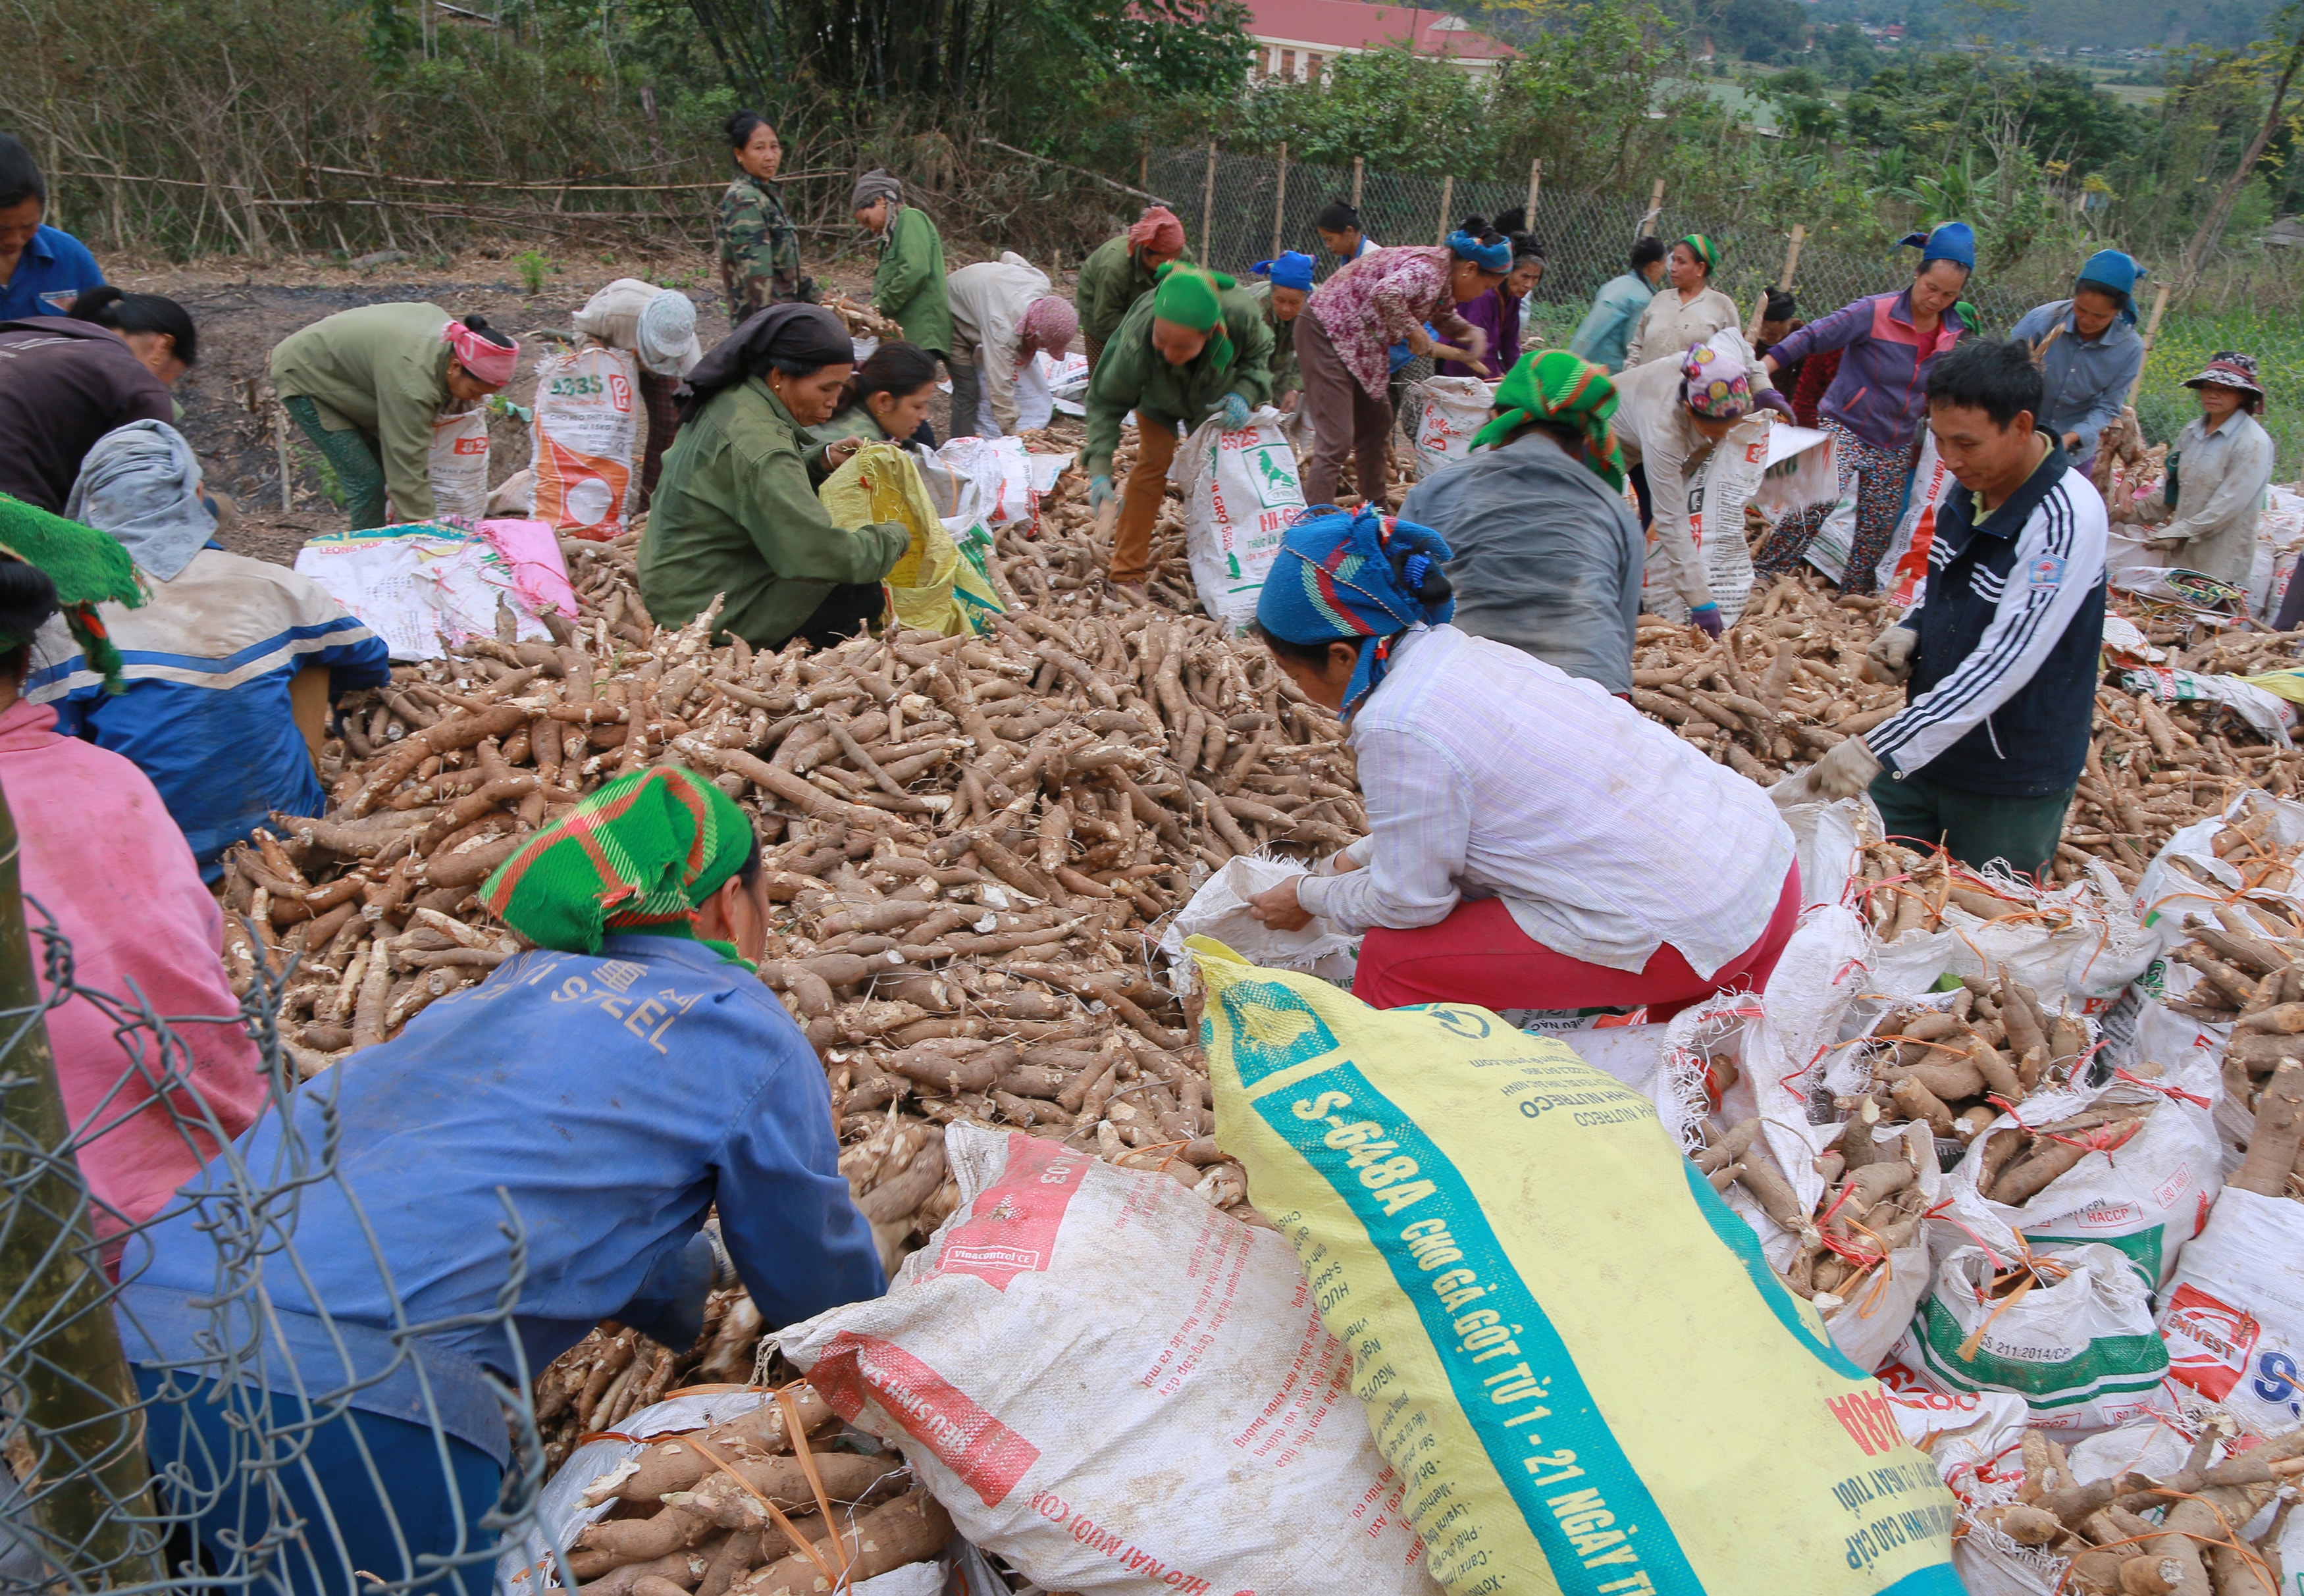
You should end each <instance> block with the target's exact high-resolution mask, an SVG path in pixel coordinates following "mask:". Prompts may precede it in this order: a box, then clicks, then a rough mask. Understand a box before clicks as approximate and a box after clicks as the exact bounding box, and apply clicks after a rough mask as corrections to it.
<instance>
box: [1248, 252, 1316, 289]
mask: <svg viewBox="0 0 2304 1596" xmlns="http://www.w3.org/2000/svg"><path fill="white" fill-rule="evenodd" d="M1248 269H1249V271H1250V272H1251V273H1253V274H1256V275H1257V276H1258V277H1269V278H1270V279H1272V286H1273V287H1275V288H1300V289H1303V290H1304V291H1307V292H1309V291H1311V287H1312V258H1311V257H1310V256H1309V255H1300V254H1298V253H1297V252H1296V251H1295V250H1293V249H1283V250H1282V251H1281V252H1280V253H1279V254H1277V255H1275V256H1274V257H1273V258H1271V259H1270V260H1259V261H1258V262H1257V263H1256V264H1255V265H1254V266H1250V267H1249V268H1248Z"/></svg>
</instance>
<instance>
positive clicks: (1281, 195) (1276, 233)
mask: <svg viewBox="0 0 2304 1596" xmlns="http://www.w3.org/2000/svg"><path fill="white" fill-rule="evenodd" d="M1287 218H1288V146H1287V145H1285V144H1283V145H1282V146H1281V147H1280V169H1279V181H1278V182H1277V183H1276V184H1275V188H1274V193H1273V198H1272V256H1273V258H1274V259H1275V260H1276V259H1278V258H1280V239H1281V229H1282V226H1283V224H1284V223H1285V222H1286V221H1287Z"/></svg>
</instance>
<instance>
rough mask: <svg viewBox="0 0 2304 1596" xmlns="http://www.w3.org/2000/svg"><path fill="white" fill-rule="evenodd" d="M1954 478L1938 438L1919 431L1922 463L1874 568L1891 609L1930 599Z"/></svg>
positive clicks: (1921, 430) (1926, 430)
mask: <svg viewBox="0 0 2304 1596" xmlns="http://www.w3.org/2000/svg"><path fill="white" fill-rule="evenodd" d="M1952 486H1953V485H1952V472H1951V470H1950V469H1947V468H1946V467H1945V465H1944V461H1943V460H1939V459H1937V458H1936V434H1934V433H1932V432H1930V431H1929V430H1928V429H1927V427H1925V426H1924V427H1922V428H1921V429H1920V462H1919V465H1918V466H1917V467H1915V468H1914V469H1913V471H1912V486H1911V491H1910V493H1909V494H1907V495H1906V496H1905V499H1904V513H1903V514H1902V515H1901V516H1899V517H1898V518H1897V519H1896V530H1895V531H1894V532H1893V534H1891V535H1890V536H1889V538H1888V547H1887V550H1886V552H1885V553H1883V554H1882V555H1881V556H1880V563H1879V564H1878V565H1877V566H1876V567H1875V568H1874V569H1875V571H1876V575H1877V576H1878V578H1879V583H1880V591H1881V593H1883V594H1884V595H1886V597H1887V601H1888V606H1887V607H1888V608H1890V609H1892V610H1895V611H1898V612H1902V611H1904V610H1909V609H1910V608H1911V607H1912V606H1913V605H1914V604H1919V602H1920V601H1921V600H1922V599H1923V598H1925V597H1927V586H1928V551H1929V550H1930V549H1933V548H1934V547H1936V511H1937V510H1938V509H1939V508H1940V507H1941V506H1942V505H1943V503H1944V495H1945V494H1948V493H1950V492H1951V491H1952Z"/></svg>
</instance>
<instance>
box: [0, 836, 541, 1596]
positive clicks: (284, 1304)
mask: <svg viewBox="0 0 2304 1596" xmlns="http://www.w3.org/2000/svg"><path fill="white" fill-rule="evenodd" d="M15 857H16V848H15V837H14V832H13V828H11V827H10V825H9V824H8V823H7V820H6V817H5V810H4V808H0V1010H4V1011H0V1461H4V1467H0V1596H18V1593H22V1596H30V1593H31V1592H42V1593H43V1596H47V1593H52V1592H65V1591H69V1592H80V1591H95V1590H98V1589H102V1590H109V1591H114V1592H161V1591H165V1592H191V1591H194V1590H199V1591H204V1592H206V1591H219V1590H225V1591H241V1590H258V1591H265V1592H282V1593H287V1592H295V1593H296V1596H318V1593H319V1592H330V1593H332V1596H333V1593H337V1592H343V1593H346V1596H349V1593H350V1592H354V1591H358V1592H362V1593H363V1596H396V1593H399V1592H416V1591H419V1590H421V1591H425V1592H451V1593H453V1592H457V1591H459V1590H461V1591H462V1592H468V1593H469V1596H485V1592H487V1591H488V1590H489V1589H490V1587H491V1585H492V1584H493V1582H494V1564H495V1562H496V1558H497V1556H498V1555H499V1550H500V1548H501V1546H502V1545H503V1544H506V1543H509V1542H510V1541H512V1540H514V1539H516V1538H518V1537H520V1536H521V1535H522V1534H523V1533H525V1532H526V1530H527V1529H528V1527H529V1525H530V1524H532V1523H533V1520H534V1516H535V1504H536V1499H537V1494H538V1490H539V1489H540V1487H541V1484H542V1481H543V1474H544V1469H543V1451H542V1448H541V1446H540V1445H539V1443H538V1435H537V1429H536V1421H535V1415H534V1411H533V1408H532V1406H531V1405H530V1401H529V1370H528V1368H527V1366H526V1360H525V1357H524V1355H523V1353H522V1350H521V1338H520V1335H519V1334H518V1332H517V1330H515V1329H514V1328H513V1325H512V1314H513V1309H514V1305H515V1303H516V1302H517V1300H518V1298H519V1295H520V1291H521V1286H522V1284H523V1282H524V1280H525V1279H526V1276H527V1267H526V1254H525V1243H524V1237H523V1235H522V1232H521V1225H520V1222H519V1220H518V1217H517V1215H516V1214H514V1213H513V1212H512V1209H511V1206H510V1203H508V1202H507V1203H506V1206H505V1214H504V1224H503V1228H502V1229H503V1246H502V1271H503V1273H502V1279H501V1283H500V1285H499V1286H498V1288H497V1289H496V1297H495V1302H494V1304H493V1305H492V1306H491V1307H489V1308H487V1310H486V1311H483V1312H481V1313H474V1314H465V1315H461V1316H458V1317H457V1318H455V1319H453V1320H447V1321H441V1322H430V1323H423V1322H413V1321H412V1320H411V1317H410V1316H409V1315H408V1314H407V1313H406V1312H405V1311H404V1310H403V1308H402V1305H401V1302H400V1300H399V1298H398V1295H397V1293H396V1291H395V1290H394V1288H393V1286H392V1285H391V1282H392V1280H393V1273H392V1271H391V1269H390V1267H389V1266H388V1265H387V1263H386V1262H385V1259H384V1257H383V1255H382V1253H381V1251H380V1250H379V1249H378V1248H377V1244H376V1240H375V1236H374V1232H373V1231H369V1232H368V1252H369V1253H370V1254H371V1255H372V1257H373V1261H374V1264H375V1268H376V1271H377V1279H379V1280H380V1281H381V1282H383V1283H384V1286H383V1289H384V1293H385V1303H386V1306H385V1312H384V1313H382V1314H381V1315H380V1316H374V1315H366V1314H364V1315H363V1317H364V1318H371V1317H380V1322H352V1321H350V1320H348V1319H344V1318H338V1317H332V1316H331V1314H330V1313H329V1308H328V1305H327V1304H326V1302H325V1301H322V1302H318V1303H307V1302H305V1301H304V1300H303V1299H304V1298H305V1296H307V1292H306V1290H305V1288H307V1287H309V1282H310V1278H311V1275H312V1274H313V1273H315V1272H325V1271H314V1270H312V1269H311V1268H310V1267H309V1266H310V1265H312V1264H313V1263H314V1262H315V1260H314V1258H313V1257H312V1255H311V1254H309V1252H300V1241H299V1236H298V1229H299V1220H300V1217H301V1216H302V1215H304V1214H305V1213H306V1212H307V1211H308V1210H309V1209H310V1208H311V1206H312V1205H313V1203H316V1202H317V1201H318V1200H320V1198H321V1196H322V1195H323V1194H328V1195H339V1194H340V1195H342V1196H343V1200H344V1201H346V1202H348V1203H351V1204H352V1206H353V1207H354V1208H355V1209H357V1208H358V1197H357V1195H356V1194H352V1192H351V1190H350V1187H349V1186H348V1185H347V1184H346V1183H345V1182H344V1180H343V1177H342V1175H341V1173H340V1171H339V1167H338V1154H339V1151H340V1148H339V1141H338V1133H339V1131H340V1129H341V1127H340V1125H339V1124H338V1122H337V1121H336V1119H335V1116H334V1115H333V1114H332V1113H331V1112H329V1106H328V1102H327V1094H328V1091H329V1087H328V1085H327V1084H326V1077H321V1078H320V1079H319V1080H317V1081H314V1082H309V1083H306V1084H303V1085H299V1084H298V1072H297V1070H296V1068H295V1067H294V1065H293V1064H292V1062H289V1061H288V1060H286V1058H285V1057H284V1051H283V1049H282V1047H281V1043H280V1037H279V1033H278V1028H277V1024H276V1020H277V1016H278V1013H279V1006H280V1005H279V998H280V994H281V992H282V991H283V987H284V976H285V974H286V972H285V971H284V970H283V969H275V968H271V967H259V968H258V972H257V975H256V979H255V981H254V983H253V985H252V986H251V988H250V992H249V993H248V996H247V998H246V1000H245V1002H244V1005H243V1008H242V1011H241V1013H239V1014H236V1015H226V1016H216V1017H209V1018H185V1017H170V1018H163V1017H161V1016H159V1015H157V1014H156V1013H155V1012H153V1010H152V1009H151V1007H150V1005H149V1004H148V1002H146V1001H145V1000H144V999H143V997H142V996H140V994H139V993H137V992H133V991H131V992H125V993H116V992H100V991H97V990H93V989H92V988H90V987H89V986H87V985H84V984H81V983H80V980H79V979H78V977H77V974H76V971H75V967H74V962H73V956H72V946H71V943H70V942H69V941H68V940H67V938H66V937H65V935H64V933H61V932H60V931H59V930H58V929H57V928H56V926H55V924H54V923H53V922H51V921H49V920H48V918H47V916H46V915H45V914H44V913H42V911H41V910H40V908H39V906H38V904H36V903H27V902H26V901H24V900H23V899H21V897H20V894H19V891H18V889H17V877H16V867H15V864H14V859H15ZM28 910H29V912H30V919H31V923H32V925H33V926H34V927H35V928H36V931H35V932H34V933H33V938H32V944H31V945H30V946H28V942H27V930H26V915H27V911H28ZM35 962H37V963H38V965H39V967H41V970H42V978H41V980H40V981H39V982H38V984H36V983H35V981H34V979H33V975H32V967H33V965H34V963H35ZM73 1009H79V1010H80V1012H79V1013H78V1014H77V1015H74V1014H72V1010H73ZM92 1018H93V1021H94V1023H93V1024H91V1019H92ZM52 1022H53V1023H55V1026H57V1029H58V1031H59V1033H60V1034H63V1033H64V1032H69V1034H70V1036H71V1037H72V1039H73V1040H72V1041H71V1042H70V1043H67V1044H66V1045H65V1046H64V1048H63V1050H62V1051H60V1052H58V1053H52V1052H51V1048H50V1041H49V1034H50V1026H51V1023H52ZM212 1027H231V1028H233V1030H234V1031H238V1030H241V1029H242V1028H244V1029H245V1030H246V1032H247V1033H248V1034H250V1036H252V1037H253V1038H254V1039H255V1043H256V1048H255V1052H256V1056H257V1058H258V1060H259V1063H260V1069H259V1072H258V1073H259V1075H260V1082H259V1083H258V1085H260V1090H261V1095H262V1099H263V1102H262V1110H261V1114H260V1115H259V1116H258V1117H259V1118H269V1119H275V1120H276V1122H277V1126H278V1129H277V1132H276V1134H275V1135H274V1136H271V1137H269V1138H268V1139H267V1140H266V1141H265V1143H264V1147H265V1152H264V1154H263V1156H262V1157H261V1158H260V1159H256V1160H251V1159H250V1158H249V1157H248V1156H247V1155H246V1147H247V1144H246V1142H243V1143H241V1144H235V1143H234V1141H233V1136H231V1134H230V1131H231V1129H232V1126H231V1125H230V1124H228V1123H226V1121H225V1119H224V1118H220V1116H219V1113H218V1110H217V1108H216V1104H215V1103H214V1102H211V1101H210V1100H211V1098H215V1097H217V1096H218V1095H219V1088H218V1087H217V1085H216V1077H215V1075H213V1074H212V1073H211V1074H208V1076H207V1077H206V1079H207V1081H208V1085H207V1086H206V1088H205V1090H204V1088H203V1086H202V1085H201V1083H200V1079H199V1077H200V1075H201V1066H200V1065H199V1063H198V1062H196V1060H197V1058H198V1056H199V1054H200V1053H201V1052H202V1051H204V1049H203V1044H202V1043H199V1040H198V1039H199V1037H200V1035H201V1033H202V1031H203V1030H204V1029H207V1028H212ZM91 1034H97V1035H105V1034H108V1035H109V1037H110V1038H111V1040H112V1041H113V1042H114V1043H116V1044H117V1055H116V1057H114V1056H113V1055H112V1054H111V1053H110V1052H109V1051H106V1052H105V1054H104V1056H101V1057H96V1056H91V1054H90V1050H89V1047H88V1045H87V1039H88V1038H89V1036H90V1035H91ZM210 1034H215V1033H214V1032H213V1031H212V1030H211V1031H210ZM236 1046H237V1044H236V1043H235V1048H236ZM206 1051H209V1052H210V1053H213V1051H214V1050H213V1049H207V1050H206ZM60 1078H61V1079H62V1080H64V1081H69V1082H70V1083H71V1086H70V1089H68V1090H67V1089H64V1088H63V1087H62V1086H60ZM244 1084H245V1083H243V1085H244ZM300 1098H301V1099H302V1106H303V1107H304V1110H305V1111H304V1112H303V1113H302V1114H301V1115H300V1114H298V1113H297V1112H295V1111H294V1110H295V1108H296V1106H297V1102H298V1100H299V1099H300ZM68 1102H70V1103H71V1104H72V1106H71V1107H70V1108H69V1109H68V1108H67V1107H66V1104H67V1103H68ZM245 1106H246V1104H245V1102H243V1103H242V1104H241V1107H242V1108H244V1107H245ZM233 1117H234V1118H236V1117H237V1110H235V1111H234V1114H233ZM314 1127H318V1134H317V1135H316V1134H314ZM111 1137H125V1138H129V1139H130V1141H131V1143H133V1144H135V1146H136V1148H137V1150H138V1156H139V1157H140V1158H143V1159H147V1160H154V1161H165V1159H166V1154H165V1153H164V1152H163V1149H164V1148H167V1147H171V1146H173V1147H174V1151H175V1153H176V1154H177V1155H179V1156H181V1155H182V1153H183V1151H184V1149H185V1148H186V1147H189V1148H190V1149H191V1151H192V1153H193V1155H194V1157H195V1159H196V1161H206V1163H207V1169H206V1170H205V1172H204V1173H203V1174H202V1175H201V1176H200V1177H199V1179H198V1180H197V1181H196V1182H194V1183H193V1185H192V1186H187V1188H186V1190H188V1191H190V1190H192V1189H194V1188H195V1187H197V1188H199V1190H200V1191H201V1194H202V1195H199V1197H197V1198H193V1197H186V1196H183V1195H178V1196H177V1197H175V1198H173V1199H170V1200H168V1201H166V1202H165V1203H162V1204H161V1206H160V1207H159V1209H158V1211H157V1212H149V1213H146V1214H144V1215H142V1216H141V1217H140V1218H139V1217H136V1216H135V1215H134V1214H132V1213H131V1212H123V1209H122V1208H121V1207H119V1206H115V1205H114V1201H113V1200H107V1199H106V1198H105V1197H101V1196H98V1195H92V1192H91V1181H90V1178H89V1176H88V1175H87V1174H86V1173H85V1172H84V1169H83V1166H84V1164H86V1165H87V1166H88V1167H89V1168H97V1167H108V1168H110V1169H111V1170H114V1171H115V1172H116V1171H117V1170H119V1168H120V1167H121V1166H120V1164H119V1162H118V1161H117V1159H116V1158H112V1157H108V1156H107V1155H106V1153H103V1152H98V1153H97V1154H96V1155H95V1156H94V1157H93V1158H91V1157H90V1153H91V1149H96V1148H97V1147H98V1144H100V1143H102V1142H104V1141H105V1140H106V1138H111ZM116 1146H117V1144H115V1147H116ZM115 1178H116V1173H115ZM117 1196H118V1193H117V1191H114V1194H113V1197H114V1199H116V1198H117ZM139 1206H141V1204H139ZM357 1245H358V1244H354V1246H355V1247H357ZM188 1250H189V1252H190V1254H191V1256H189V1257H188V1256H187V1253H188ZM156 1260H165V1262H166V1264H167V1267H166V1268H165V1269H157V1270H156V1268H155V1261H156ZM328 1262H329V1264H330V1266H332V1268H333V1270H334V1271H339V1272H340V1271H342V1269H343V1258H342V1256H341V1255H338V1256H336V1257H334V1258H332V1259H330V1260H329V1261H328ZM402 1262H406V1261H405V1260H403V1261H402ZM156 1275H157V1276H165V1278H168V1279H176V1280H181V1279H186V1278H188V1277H190V1278H197V1279H199V1281H200V1284H199V1286H198V1287H197V1288H194V1289H191V1290H189V1291H186V1290H182V1289H177V1290H173V1291H172V1290H168V1289H165V1288H160V1287H157V1286H155V1285H154V1284H153V1283H152V1281H153V1279H154V1278H155V1276H156ZM292 1303H294V1304H297V1305H293V1306H292V1305H291V1304H292ZM482 1328H485V1329H487V1330H491V1331H492V1332H494V1333H495V1335H496V1336H497V1337H498V1338H500V1340H501V1343H502V1345H503V1346H504V1347H506V1348H507V1349H508V1353H507V1355H506V1357H505V1359H504V1361H505V1362H507V1363H508V1364H509V1365H510V1366H509V1367H506V1368H503V1369H496V1368H482V1369H481V1370H480V1373H479V1379H478V1380H477V1381H470V1380H468V1381H465V1383H464V1385H463V1387H462V1389H461V1390H460V1389H454V1388H453V1385H452V1383H450V1382H447V1381H444V1380H443V1379H442V1373H443V1369H444V1367H445V1365H444V1364H442V1363H441V1361H440V1359H439V1358H438V1356H437V1354H436V1350H435V1349H436V1347H437V1346H438V1345H439V1342H438V1341H437V1339H436V1338H438V1337H440V1336H442V1335H444V1334H447V1333H451V1332H462V1333H468V1332H470V1331H471V1330H475V1329H482ZM300 1351H301V1355H299V1354H300ZM474 1367H479V1365H474ZM476 1430H487V1431H493V1433H494V1436H495V1438H496V1441H495V1449H496V1451H500V1452H502V1453H504V1457H501V1458H499V1457H494V1456H492V1455H491V1453H490V1452H489V1451H487V1450H486V1449H484V1448H483V1447H482V1446H481V1445H479V1444H476V1443H475V1442H474V1441H473V1440H470V1439H468V1438H470V1436H472V1435H473V1433H474V1431H476ZM563 1572H564V1571H563ZM567 1583H569V1588H573V1583H572V1581H569V1582H567Z"/></svg>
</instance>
